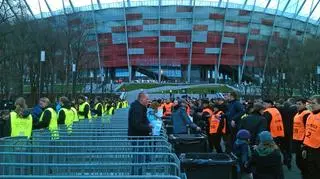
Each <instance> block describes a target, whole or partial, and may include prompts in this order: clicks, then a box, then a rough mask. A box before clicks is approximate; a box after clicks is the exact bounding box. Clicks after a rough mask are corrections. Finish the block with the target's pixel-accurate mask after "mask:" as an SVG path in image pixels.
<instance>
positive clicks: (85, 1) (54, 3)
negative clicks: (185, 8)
mask: <svg viewBox="0 0 320 179" xmlns="http://www.w3.org/2000/svg"><path fill="white" fill-rule="evenodd" d="M26 1H27V2H28V4H29V5H30V7H31V9H32V11H33V13H34V14H35V15H37V14H40V8H39V3H40V6H41V11H42V12H49V10H48V8H47V6H46V4H45V1H44V0H26ZM71 1H72V3H73V5H74V6H75V7H81V6H88V5H90V4H91V0H71ZM92 1H93V3H95V4H96V3H97V0H92ZM125 1H127V0H125ZM139 1H144V2H147V3H150V4H156V2H157V1H158V0H131V2H132V3H133V4H134V3H135V2H139ZM254 1H255V0H247V7H248V8H249V7H252V5H253V4H254ZM256 1H257V2H256V4H257V6H259V7H266V5H267V4H268V1H269V0H256ZM279 1H280V4H279V9H280V10H283V9H284V7H285V6H286V4H287V2H288V1H290V0H279ZM47 2H48V4H49V6H50V8H51V10H52V11H57V10H61V9H63V4H62V2H64V4H65V7H70V3H69V0H47ZM100 2H101V4H106V3H113V2H118V3H119V2H122V0H100ZM189 2H190V0H162V4H172V5H174V4H187V3H189ZM206 2H219V0H196V3H199V4H201V5H204V4H205V3H206ZM223 2H227V0H223ZM229 2H230V3H235V4H244V2H245V0H229ZM303 2H304V0H291V1H290V3H289V5H288V7H287V9H286V12H288V13H294V12H295V11H296V9H297V5H298V7H300V6H301V5H302V4H303ZM317 2H318V0H306V2H305V4H304V6H303V8H302V10H301V12H300V14H299V15H301V16H308V15H309V13H310V10H311V9H313V8H314V7H315V6H316V5H317ZM297 3H298V4H297ZM277 5H278V0H271V2H270V3H269V6H268V8H269V9H276V8H277ZM224 6H225V5H224ZM319 17H320V3H319V5H318V6H317V7H316V9H315V11H314V13H313V14H312V16H311V19H313V20H318V19H319Z"/></svg>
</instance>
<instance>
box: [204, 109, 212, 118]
mask: <svg viewBox="0 0 320 179" xmlns="http://www.w3.org/2000/svg"><path fill="white" fill-rule="evenodd" d="M204 112H207V113H209V114H210V117H211V116H212V115H213V111H211V109H209V108H205V109H203V110H202V113H204Z"/></svg>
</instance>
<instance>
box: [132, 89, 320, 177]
mask: <svg viewBox="0 0 320 179" xmlns="http://www.w3.org/2000/svg"><path fill="white" fill-rule="evenodd" d="M319 115H320V96H313V97H311V98H310V99H309V100H306V99H288V100H287V101H283V102H282V103H279V102H274V101H272V100H269V99H265V100H262V99H256V100H252V101H246V102H244V103H241V102H240V100H239V98H238V95H237V94H236V93H230V94H229V95H227V96H225V97H221V98H219V99H211V100H209V99H195V98H189V97H186V98H176V99H153V100H149V99H148V95H147V94H145V93H143V92H142V93H140V94H139V95H138V99H137V100H136V101H135V102H134V103H133V104H132V105H131V108H130V112H129V135H132V136H134V135H140V136H147V135H150V134H151V131H152V129H153V128H154V126H152V123H151V122H150V121H151V120H160V121H165V120H166V119H167V118H170V119H171V120H172V125H173V131H172V132H173V134H188V133H190V131H192V132H195V133H199V132H201V133H204V134H206V135H207V138H208V144H209V150H210V152H217V153H222V152H225V153H231V152H232V153H234V154H236V155H237V156H238V160H239V164H240V170H241V172H242V174H243V176H246V175H248V176H251V177H253V178H255V179H260V178H262V179H264V178H267V179H269V178H270V179H273V178H274V179H282V178H284V174H283V169H282V166H283V165H285V166H286V167H287V168H288V169H289V170H291V167H292V154H293V153H295V154H296V165H297V166H298V168H299V169H300V171H301V177H302V178H303V179H312V178H320V173H319V172H318V170H319V169H320V116H319Z"/></svg>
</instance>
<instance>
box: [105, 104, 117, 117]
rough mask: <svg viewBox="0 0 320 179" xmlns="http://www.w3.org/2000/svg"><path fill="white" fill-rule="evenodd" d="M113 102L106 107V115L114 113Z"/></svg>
mask: <svg viewBox="0 0 320 179" xmlns="http://www.w3.org/2000/svg"><path fill="white" fill-rule="evenodd" d="M114 106H115V104H114V103H112V104H111V105H110V107H109V109H108V112H107V115H109V116H111V115H113V114H114V110H115V107H114Z"/></svg>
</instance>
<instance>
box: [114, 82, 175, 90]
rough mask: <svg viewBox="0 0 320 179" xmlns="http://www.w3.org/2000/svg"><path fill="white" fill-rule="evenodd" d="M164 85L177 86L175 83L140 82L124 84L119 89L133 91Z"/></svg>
mask: <svg viewBox="0 0 320 179" xmlns="http://www.w3.org/2000/svg"><path fill="white" fill-rule="evenodd" d="M162 86H175V84H157V83H138V84H124V85H123V86H122V87H121V88H120V89H119V90H120V91H122V89H125V90H126V91H133V90H139V89H151V88H158V87H162Z"/></svg>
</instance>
